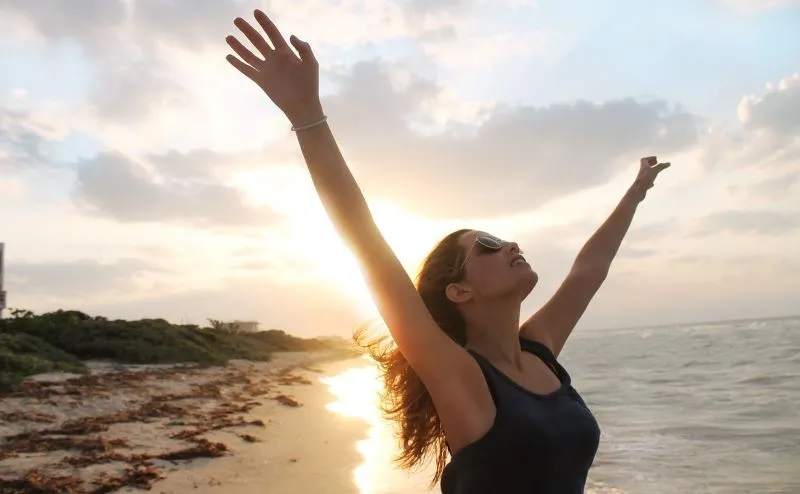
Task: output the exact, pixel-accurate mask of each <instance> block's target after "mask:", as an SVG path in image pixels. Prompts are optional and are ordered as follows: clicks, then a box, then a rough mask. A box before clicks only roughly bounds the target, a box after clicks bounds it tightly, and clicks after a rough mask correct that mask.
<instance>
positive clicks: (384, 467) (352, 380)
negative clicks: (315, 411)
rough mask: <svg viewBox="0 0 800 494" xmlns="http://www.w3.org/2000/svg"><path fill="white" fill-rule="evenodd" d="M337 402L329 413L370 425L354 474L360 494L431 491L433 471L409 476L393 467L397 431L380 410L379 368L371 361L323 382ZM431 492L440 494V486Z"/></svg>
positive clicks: (429, 468)
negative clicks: (359, 461)
mask: <svg viewBox="0 0 800 494" xmlns="http://www.w3.org/2000/svg"><path fill="white" fill-rule="evenodd" d="M322 382H323V383H324V384H326V385H327V386H328V387H329V389H330V391H331V393H333V395H334V396H335V397H336V401H334V402H332V403H330V404H328V405H327V408H328V410H330V411H332V412H334V413H338V414H340V415H342V416H345V417H353V418H359V419H361V420H364V421H365V422H366V423H367V424H368V425H369V430H368V431H367V437H366V438H365V439H362V440H360V441H358V443H356V448H357V449H358V451H359V453H361V455H362V457H363V462H362V463H361V464H360V465H359V466H358V467H356V469H355V470H354V472H353V475H354V477H355V483H356V486H357V487H358V489H359V492H360V493H361V494H394V493H408V492H425V491H428V488H427V486H428V481H429V479H430V476H431V474H432V468H431V466H430V465H429V466H428V468H426V469H424V470H422V471H420V472H418V473H410V472H406V471H402V470H399V469H398V468H397V467H396V466H394V464H393V459H394V457H395V455H396V454H397V440H396V438H395V436H394V429H393V427H392V426H391V424H389V423H388V422H387V421H386V420H384V419H383V417H382V415H381V411H380V402H379V400H380V395H379V393H380V391H381V380H380V376H379V374H378V369H377V368H376V367H375V366H374V365H372V364H371V363H370V361H369V359H365V360H364V365H363V366H358V367H353V368H350V369H348V370H346V371H344V372H342V373H340V374H337V375H335V376H331V377H326V378H323V379H322ZM431 492H438V487H437V488H435V489H434V490H433V491H431Z"/></svg>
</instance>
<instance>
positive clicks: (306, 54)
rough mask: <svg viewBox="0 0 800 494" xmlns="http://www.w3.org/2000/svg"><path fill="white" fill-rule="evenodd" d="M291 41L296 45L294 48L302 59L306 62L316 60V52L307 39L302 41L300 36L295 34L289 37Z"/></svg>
mask: <svg viewBox="0 0 800 494" xmlns="http://www.w3.org/2000/svg"><path fill="white" fill-rule="evenodd" d="M289 41H290V42H291V43H292V46H294V49H295V50H297V53H298V54H299V55H300V59H301V60H303V61H304V62H306V61H311V60H316V59H315V58H314V52H313V51H311V45H309V44H308V43H306V42H305V41H301V40H300V38H298V37H297V36H295V35H294V34H293V35H291V36H290V37H289Z"/></svg>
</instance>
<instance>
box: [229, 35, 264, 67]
mask: <svg viewBox="0 0 800 494" xmlns="http://www.w3.org/2000/svg"><path fill="white" fill-rule="evenodd" d="M225 41H227V42H228V46H230V47H231V49H232V50H233V51H234V52H236V54H237V55H239V57H240V58H241V59H242V60H244V61H245V62H247V63H249V64H250V65H252V66H253V67H255V66H257V65H258V64H259V63H263V62H264V60H262V59H261V58H259V57H257V56H256V55H255V54H254V53H253V52H252V51H250V50H249V49H247V47H245V46H244V45H243V44H242V43H241V42H240V41H239V40H238V39H236V38H234V37H233V36H227V37H225Z"/></svg>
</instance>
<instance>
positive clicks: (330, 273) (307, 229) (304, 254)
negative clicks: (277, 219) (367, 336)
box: [235, 165, 447, 317]
mask: <svg viewBox="0 0 800 494" xmlns="http://www.w3.org/2000/svg"><path fill="white" fill-rule="evenodd" d="M301 172H303V170H300V169H298V168H297V167H292V166H280V165H276V166H271V167H269V168H266V169H261V170H259V171H250V172H240V173H238V174H237V177H236V180H235V182H236V185H237V186H239V187H241V188H242V189H243V190H245V191H246V193H247V194H248V196H249V197H250V198H251V200H252V201H253V202H254V203H255V204H257V205H261V206H267V207H269V208H270V209H273V210H274V211H276V212H277V213H279V214H280V215H282V216H284V217H285V221H284V222H283V223H282V226H281V227H280V228H282V229H281V233H280V235H281V241H280V242H279V243H278V244H279V245H281V246H285V247H284V249H285V250H286V252H282V253H279V254H280V255H286V256H287V257H289V258H293V259H298V258H299V259H302V260H303V266H304V269H307V270H308V272H307V273H303V274H304V275H306V276H304V277H310V278H317V279H321V280H324V281H330V282H333V283H335V284H336V285H337V286H339V287H341V289H342V290H343V291H346V292H347V294H348V296H349V297H350V298H351V299H352V300H353V302H354V304H356V306H357V307H358V309H359V311H360V312H362V313H363V314H364V316H365V317H372V316H375V315H377V311H376V309H375V304H374V303H373V301H372V297H371V296H370V293H369V290H368V289H367V286H366V284H365V282H364V279H363V275H362V272H361V269H360V266H359V263H358V261H357V260H356V258H355V256H354V254H353V253H352V251H351V250H350V248H349V246H347V245H346V243H345V242H344V241H343V240H342V239H341V237H340V236H339V234H338V233H337V232H336V229H335V228H334V227H333V225H332V224H331V221H330V219H329V218H328V215H327V214H326V212H325V210H324V208H323V207H322V205H321V204H320V202H319V199H318V198H317V197H316V195H315V192H314V190H313V187H310V186H311V184H310V183H309V180H308V177H307V176H305V175H303V173H304V172H303V173H301ZM370 209H371V210H372V213H373V215H374V217H375V221H376V223H377V224H378V227H379V228H380V230H381V233H382V234H383V235H384V237H385V238H386V240H387V242H388V243H389V245H390V246H391V247H392V250H394V252H395V254H396V255H397V257H398V259H400V262H401V263H403V265H404V267H405V268H406V270H407V271H408V272H409V274H410V275H411V276H412V277H413V276H414V275H416V270H417V269H418V267H419V263H420V262H421V260H422V259H423V257H424V256H425V254H426V253H427V251H428V250H429V249H430V248H431V247H432V246H433V244H434V243H435V242H436V240H437V239H438V238H439V237H441V236H442V234H443V232H446V231H447V226H446V225H442V224H441V223H439V222H435V221H432V220H430V219H428V218H425V217H420V216H414V215H411V214H409V213H407V212H405V211H403V210H401V209H399V208H397V207H395V206H393V205H391V204H388V203H385V202H382V201H380V200H371V201H370Z"/></svg>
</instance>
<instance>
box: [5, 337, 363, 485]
mask: <svg viewBox="0 0 800 494" xmlns="http://www.w3.org/2000/svg"><path fill="white" fill-rule="evenodd" d="M351 355H352V354H350V355H346V354H342V353H341V352H308V353H282V354H276V357H275V358H274V360H273V361H271V362H267V363H253V362H232V363H231V364H229V365H228V366H225V367H216V368H206V369H201V368H197V367H176V366H124V367H121V366H112V365H108V364H93V365H92V366H91V367H92V373H91V375H89V376H75V375H65V374H50V375H40V376H36V377H35V378H32V379H29V380H27V381H26V382H25V383H24V387H23V390H22V392H21V393H18V395H17V396H8V397H4V398H0V436H2V440H0V492H3V493H4V494H5V493H17V492H19V493H22V492H42V493H47V492H59V493H70V494H72V493H74V494H84V493H102V492H147V491H149V492H163V493H179V492H198V493H202V492H209V493H223V492H224V493H234V494H235V493H253V492H268V493H312V492H313V493H332V494H333V493H336V494H338V493H357V492H358V491H357V489H356V487H355V485H354V482H353V473H352V472H353V469H354V468H355V466H356V465H358V463H360V461H361V458H360V456H359V454H358V452H357V451H356V447H355V440H356V439H358V438H359V437H361V436H363V433H364V430H365V424H364V423H363V422H360V421H357V420H352V419H347V418H344V417H340V416H338V415H336V414H333V413H331V412H328V411H327V410H325V405H327V404H328V403H330V402H332V401H333V397H332V396H331V395H330V393H329V392H328V390H327V388H326V386H324V385H323V384H322V383H320V382H319V377H320V376H321V375H322V374H323V373H324V374H331V373H336V372H338V371H341V370H344V369H346V368H347V367H349V366H352V365H353V363H354V362H353V361H352V360H350V359H348V357H350V356H351ZM344 359H348V360H344ZM311 366H314V367H311ZM320 366H322V368H320ZM315 367H316V368H315ZM37 489H38V490H37Z"/></svg>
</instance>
